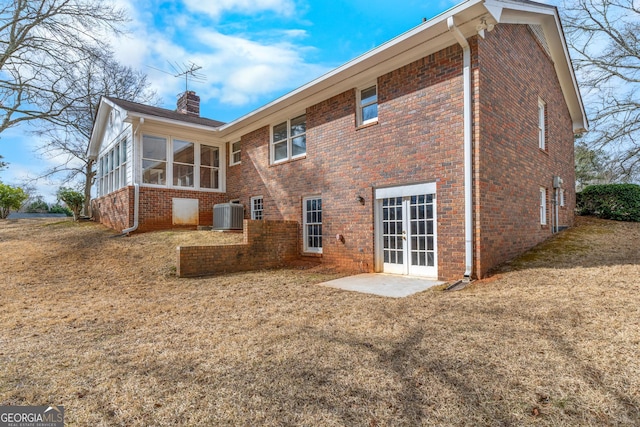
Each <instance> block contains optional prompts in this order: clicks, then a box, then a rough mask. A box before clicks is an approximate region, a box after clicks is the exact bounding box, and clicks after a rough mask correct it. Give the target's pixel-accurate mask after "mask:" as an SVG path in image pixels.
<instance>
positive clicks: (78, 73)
mask: <svg viewBox="0 0 640 427" xmlns="http://www.w3.org/2000/svg"><path fill="white" fill-rule="evenodd" d="M66 78H67V79H68V84H72V83H73V84H74V87H73V89H72V90H70V92H69V93H70V95H71V96H72V97H73V98H74V99H75V100H76V101H75V102H74V103H73V104H71V105H69V106H68V107H67V108H66V109H64V111H62V112H61V113H60V115H59V116H58V118H57V120H56V122H55V123H50V124H49V125H44V126H42V127H41V128H40V129H39V130H38V131H37V132H36V133H37V134H39V135H40V136H42V137H44V138H45V140H46V141H47V142H46V143H45V144H44V145H43V146H42V147H40V148H39V150H38V151H39V152H40V153H41V154H42V155H44V156H46V157H48V158H55V159H56V162H57V165H56V166H55V167H53V168H50V169H49V170H47V171H45V172H44V173H43V174H42V175H41V176H40V177H39V178H49V177H51V176H53V175H63V176H62V183H63V184H67V183H70V182H73V181H81V182H82V183H81V185H82V186H83V187H84V189H83V193H84V196H85V200H86V201H87V202H88V201H89V200H91V187H92V186H93V184H94V183H95V175H96V171H95V169H94V161H93V160H91V159H89V158H88V157H87V148H88V144H89V139H90V137H91V131H92V129H93V123H94V121H95V118H96V114H97V112H98V105H99V103H100V98H101V96H112V97H115V98H120V99H124V100H127V101H134V102H141V103H146V104H157V103H158V99H157V97H156V93H155V92H154V91H151V90H150V89H149V82H148V81H147V76H146V75H145V74H143V73H141V72H138V71H136V70H134V69H132V68H131V67H127V66H124V65H121V64H119V63H118V62H117V61H116V60H115V59H114V57H113V54H112V53H111V52H110V51H103V52H102V53H101V54H100V56H95V57H92V58H89V59H87V60H85V61H83V62H81V63H79V64H78V65H77V67H76V68H75V69H74V70H73V71H71V72H69V75H68V76H66ZM88 205H89V203H85V208H84V212H83V214H84V215H87V216H88V215H89V206H88Z"/></svg>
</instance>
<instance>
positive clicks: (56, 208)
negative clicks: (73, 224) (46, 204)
mask: <svg viewBox="0 0 640 427" xmlns="http://www.w3.org/2000/svg"><path fill="white" fill-rule="evenodd" d="M49 213H52V214H65V215H66V216H73V212H71V209H69V208H68V207H66V206H62V205H61V204H59V203H56V204H55V205H51V207H50V208H49Z"/></svg>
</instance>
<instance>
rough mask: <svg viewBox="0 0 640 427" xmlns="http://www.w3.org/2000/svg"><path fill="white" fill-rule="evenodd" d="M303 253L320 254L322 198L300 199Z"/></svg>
mask: <svg viewBox="0 0 640 427" xmlns="http://www.w3.org/2000/svg"><path fill="white" fill-rule="evenodd" d="M302 204H303V210H302V219H303V229H304V231H303V234H304V236H303V239H304V251H305V252H312V253H320V254H321V253H322V198H320V197H318V196H313V197H305V198H303V199H302Z"/></svg>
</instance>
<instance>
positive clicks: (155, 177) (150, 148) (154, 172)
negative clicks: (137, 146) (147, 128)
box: [142, 135, 167, 185]
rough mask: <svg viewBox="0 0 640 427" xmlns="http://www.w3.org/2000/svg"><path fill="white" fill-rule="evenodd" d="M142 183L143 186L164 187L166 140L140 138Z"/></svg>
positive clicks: (165, 178) (156, 137) (165, 176)
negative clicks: (154, 185)
mask: <svg viewBox="0 0 640 427" xmlns="http://www.w3.org/2000/svg"><path fill="white" fill-rule="evenodd" d="M142 182H143V183H144V184H156V185H166V183H167V140H166V138H162V137H158V136H151V135H144V136H143V137H142Z"/></svg>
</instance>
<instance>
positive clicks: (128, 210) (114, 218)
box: [91, 187, 134, 231]
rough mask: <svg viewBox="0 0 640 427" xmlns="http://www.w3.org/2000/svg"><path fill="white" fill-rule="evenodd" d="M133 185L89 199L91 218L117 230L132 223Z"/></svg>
mask: <svg viewBox="0 0 640 427" xmlns="http://www.w3.org/2000/svg"><path fill="white" fill-rule="evenodd" d="M133 194H134V187H124V188H121V189H119V190H116V191H114V192H113V193H110V194H107V195H106V196H102V197H100V198H98V199H94V200H92V201H91V214H92V215H93V218H94V219H95V220H96V221H98V222H100V223H102V224H104V225H106V226H107V227H110V228H113V229H115V230H117V231H122V230H124V229H125V228H129V227H130V226H131V225H132V224H133Z"/></svg>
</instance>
